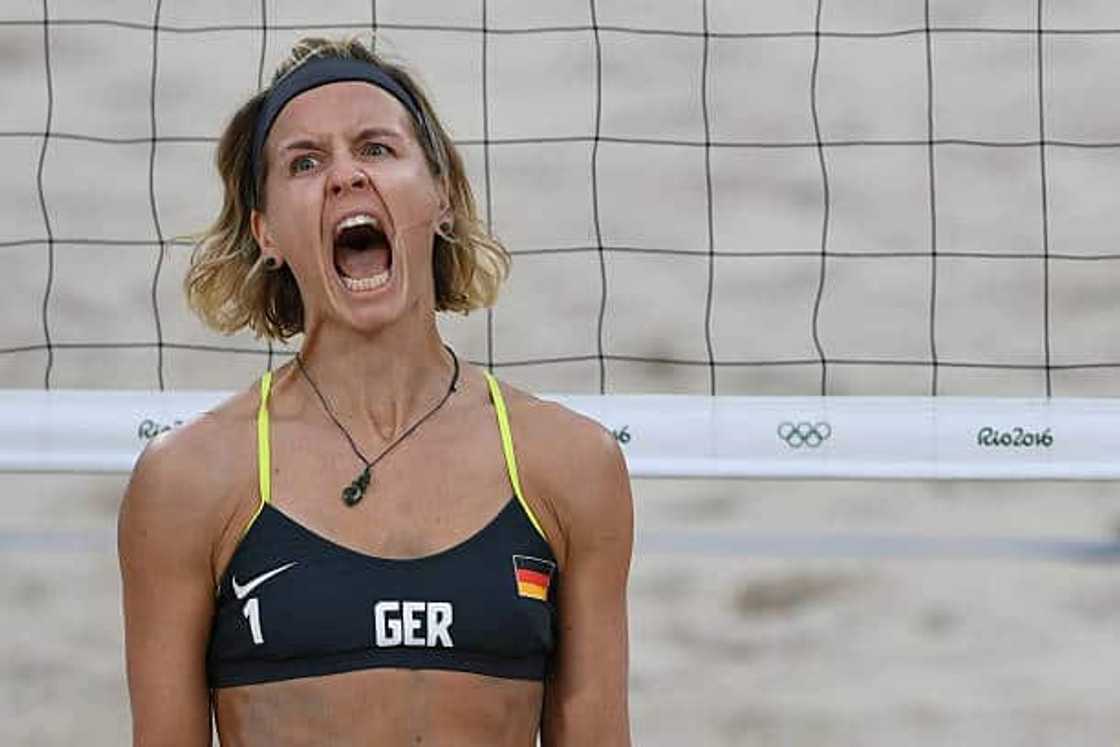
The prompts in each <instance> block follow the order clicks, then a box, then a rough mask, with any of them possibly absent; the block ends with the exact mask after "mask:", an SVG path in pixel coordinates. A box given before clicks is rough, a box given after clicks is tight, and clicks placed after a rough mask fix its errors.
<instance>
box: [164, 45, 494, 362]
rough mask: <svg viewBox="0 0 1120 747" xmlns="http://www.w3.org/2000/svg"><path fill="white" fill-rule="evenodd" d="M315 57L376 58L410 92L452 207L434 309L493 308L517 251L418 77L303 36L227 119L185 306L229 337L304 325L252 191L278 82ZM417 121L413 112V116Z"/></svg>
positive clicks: (277, 333)
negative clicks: (256, 231) (490, 224)
mask: <svg viewBox="0 0 1120 747" xmlns="http://www.w3.org/2000/svg"><path fill="white" fill-rule="evenodd" d="M314 57H341V58H349V59H358V60H364V61H366V62H369V63H371V64H374V65H377V66H378V67H379V68H381V69H382V70H383V71H385V72H386V73H387V74H388V75H389V76H391V77H392V78H393V79H394V80H396V81H397V82H398V83H399V84H400V85H401V86H403V87H404V89H405V90H406V91H408V92H409V93H411V94H412V96H413V97H414V98H415V99H416V101H417V103H418V104H419V105H420V109H421V111H422V112H423V115H424V120H425V122H426V124H427V129H428V131H429V132H428V133H424V132H421V131H419V129H418V127H417V122H415V121H413V123H412V124H413V130H414V132H415V135H416V139H417V141H418V142H419V143H420V144H421V146H422V148H423V150H424V155H425V158H426V159H427V161H428V167H429V169H430V170H431V173H432V175H433V176H435V177H436V178H437V179H441V180H443V183H444V184H445V185H446V187H447V195H448V199H449V202H450V208H451V212H452V218H451V226H450V230H444V229H443V228H441V229H440V230H438V231H437V232H436V236H435V246H434V248H433V252H432V272H433V275H434V278H435V296H436V300H435V301H436V302H435V308H436V310H437V311H454V312H460V313H463V314H465V313H467V312H469V311H472V310H474V309H479V308H485V307H487V306H491V305H493V303H494V301H495V300H496V299H497V295H498V288H499V286H500V285H501V284H502V281H503V280H505V278H506V276H507V275H508V274H509V264H510V256H509V253H508V252H507V251H506V250H505V248H504V247H503V246H502V245H501V243H499V242H498V241H497V240H496V239H495V238H493V237H492V236H491V235H490V234H489V232H488V231H487V229H486V226H485V225H484V224H483V222H482V221H481V220H480V218H479V216H478V209H477V206H476V204H475V200H474V194H473V193H472V192H471V185H470V182H469V181H468V180H467V176H466V171H465V169H464V168H463V161H462V158H461V157H460V156H459V153H458V151H457V150H456V149H455V145H454V143H453V142H452V140H451V138H450V136H448V134H447V131H446V130H445V129H444V127H443V125H442V123H441V122H440V121H439V118H438V117H437V116H436V114H435V111H434V110H433V109H432V105H431V103H430V101H429V100H428V97H427V96H426V95H425V93H424V91H423V90H422V89H421V88H420V86H419V85H418V84H417V82H416V81H415V80H414V79H413V78H412V76H411V75H409V73H408V72H406V71H405V70H404V69H403V68H402V67H400V66H399V65H396V64H392V63H389V62H386V61H385V60H384V59H383V58H381V57H380V56H378V55H377V54H375V53H374V52H372V51H371V50H370V49H369V48H367V47H366V46H365V45H364V44H363V43H362V42H361V41H359V40H358V39H356V38H353V39H347V40H333V39H323V38H315V37H307V38H303V39H300V40H299V41H298V42H296V43H295V45H293V47H292V49H291V52H290V54H289V56H288V58H287V59H286V60H284V61H283V62H282V63H281V64H280V66H279V67H278V68H277V70H276V73H275V74H274V75H273V78H272V83H271V85H270V87H269V88H268V89H265V90H263V91H260V92H259V93H257V94H256V95H254V96H253V97H252V98H250V99H249V100H248V101H246V102H245V103H244V104H242V106H241V107H240V108H239V109H238V110H237V112H236V113H235V114H234V115H233V118H232V119H231V120H230V121H229V124H227V125H226V128H225V131H224V132H223V133H222V136H221V139H220V140H219V142H218V152H217V159H216V160H217V167H218V173H219V175H220V176H221V179H222V185H223V188H224V190H223V191H224V194H223V199H222V208H221V211H220V212H219V214H218V218H217V220H216V221H214V223H213V224H212V225H211V226H210V227H209V228H208V229H206V231H204V232H203V233H201V234H200V235H198V236H197V237H196V238H197V244H196V246H195V248H194V251H193V252H192V254H191V262H190V268H189V269H188V270H187V275H186V278H185V279H184V281H183V287H184V290H185V291H186V294H187V303H188V305H189V306H190V307H191V308H192V309H193V310H194V311H195V313H197V314H198V315H199V316H200V317H201V318H202V320H203V321H204V322H206V324H207V325H209V326H210V327H212V328H213V329H216V330H218V331H219V332H223V333H226V334H232V333H234V332H237V331H238V330H240V329H243V328H245V327H248V328H249V329H251V330H252V331H253V332H254V333H256V335H257V337H262V336H263V337H268V338H270V339H273V340H286V339H288V338H289V337H292V336H293V335H295V334H298V333H300V332H302V331H303V301H302V299H301V297H300V293H299V288H298V287H297V285H296V279H295V276H294V275H293V274H292V272H291V270H290V269H289V268H288V266H287V265H284V266H282V267H281V268H280V269H278V270H275V271H273V270H269V269H267V268H266V266H265V261H264V257H263V256H262V255H261V249H260V246H258V245H257V242H256V240H255V239H254V238H253V234H252V231H251V230H250V223H249V219H250V216H251V214H252V209H253V206H254V197H253V196H254V195H255V194H260V195H263V185H264V180H265V177H266V176H267V174H266V173H265V172H264V170H262V174H261V176H260V182H259V183H256V184H254V175H253V171H252V167H251V165H250V161H251V150H252V142H253V130H254V127H255V125H256V121H257V115H258V114H259V112H260V110H261V107H262V105H263V103H264V100H265V98H266V97H267V96H268V93H269V90H271V86H274V85H276V83H277V81H279V80H280V79H281V78H283V77H284V76H285V75H286V74H287V73H289V72H291V71H292V70H293V69H295V68H296V67H297V66H299V65H301V64H302V63H304V62H305V61H307V60H309V59H312V58H314ZM410 119H411V118H410Z"/></svg>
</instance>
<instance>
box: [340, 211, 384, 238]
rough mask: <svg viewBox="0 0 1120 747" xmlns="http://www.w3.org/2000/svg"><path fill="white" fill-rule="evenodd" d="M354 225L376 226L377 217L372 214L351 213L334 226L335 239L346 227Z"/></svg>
mask: <svg viewBox="0 0 1120 747" xmlns="http://www.w3.org/2000/svg"><path fill="white" fill-rule="evenodd" d="M355 226H373V227H374V228H377V227H378V224H377V218H375V217H373V216H372V215H367V214H365V213H362V214H361V215H351V216H350V217H349V218H344V219H342V220H341V221H340V222H339V224H338V225H337V226H335V228H334V237H335V238H336V239H337V238H338V235H339V234H340V233H342V232H343V231H345V230H346V229H347V228H354V227H355Z"/></svg>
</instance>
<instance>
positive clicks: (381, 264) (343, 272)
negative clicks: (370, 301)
mask: <svg viewBox="0 0 1120 747" xmlns="http://www.w3.org/2000/svg"><path fill="white" fill-rule="evenodd" d="M392 266H393V253H392V251H390V248H389V238H388V236H386V235H385V231H384V230H383V229H382V227H381V223H380V221H378V219H377V218H376V217H374V216H372V215H369V214H366V213H362V214H360V215H351V216H349V217H347V218H345V219H343V220H341V221H339V223H338V225H337V226H335V229H334V267H335V270H337V271H338V276H339V277H340V278H342V284H343V285H345V286H346V288H347V289H348V290H351V291H355V292H360V291H371V290H376V289H377V288H380V287H381V286H383V285H385V284H386V283H387V282H389V270H390V269H391V268H392Z"/></svg>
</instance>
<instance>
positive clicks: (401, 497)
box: [271, 414, 513, 558]
mask: <svg viewBox="0 0 1120 747" xmlns="http://www.w3.org/2000/svg"><path fill="white" fill-rule="evenodd" d="M271 441H272V448H271V489H272V502H273V504H274V505H275V506H276V507H277V508H279V509H280V510H282V511H284V512H285V513H286V514H288V515H289V516H292V517H293V518H296V519H297V520H299V521H300V522H301V523H302V524H304V525H305V526H308V527H310V528H312V529H314V530H315V531H317V532H318V533H320V534H322V535H324V536H327V537H329V538H330V539H332V540H333V541H336V542H338V543H339V544H340V545H343V546H345V547H348V548H350V549H353V550H356V551H359V552H364V553H367V554H371V555H377V556H381V557H390V558H410V557H422V556H425V555H431V554H434V553H437V552H440V551H441V550H444V549H446V548H448V547H452V546H454V545H456V544H458V543H460V542H462V541H464V540H466V539H467V538H468V537H470V536H471V535H473V534H475V533H476V532H478V531H479V530H480V529H481V528H482V527H483V526H485V525H486V524H487V522H489V521H490V520H491V519H493V517H494V516H496V515H497V514H498V512H499V511H500V510H501V509H502V507H503V506H504V505H505V504H506V502H507V501H508V500H509V498H510V496H511V495H512V493H513V488H512V485H511V484H510V481H509V475H508V472H507V469H506V463H505V459H504V456H503V453H502V449H501V440H500V435H499V433H498V429H497V427H496V426H495V425H494V424H493V423H492V422H491V420H490V419H489V418H482V417H478V416H477V415H471V414H467V415H459V416H458V417H453V418H447V419H445V420H443V421H441V422H440V423H432V424H431V425H430V426H427V427H425V428H424V429H422V430H418V431H417V432H415V433H413V434H411V435H410V436H407V437H405V438H404V439H402V440H401V441H400V442H399V443H397V444H396V445H395V446H393V447H392V448H390V449H389V450H388V451H387V452H385V444H384V443H375V444H372V445H369V444H366V445H363V444H356V445H357V446H358V449H359V451H361V453H362V455H363V456H364V457H365V458H366V459H367V460H369V461H373V462H375V464H374V465H373V467H372V468H371V470H370V479H369V482H368V484H367V485H366V486H365V490H364V494H363V496H362V498H361V499H360V500H359V502H358V503H357V504H356V505H353V506H348V505H346V503H345V502H344V500H343V498H342V493H343V490H344V489H345V488H347V487H348V486H351V485H352V484H355V481H356V480H357V479H358V478H359V476H360V475H361V474H362V472H363V470H364V463H363V461H362V459H361V458H359V457H358V455H356V454H355V453H354V450H353V449H352V448H351V446H350V444H349V443H348V441H347V439H346V438H345V436H344V435H343V434H342V433H341V432H340V431H339V430H338V429H337V428H336V427H334V426H333V424H330V423H327V424H310V425H309V424H306V423H296V422H292V423H285V422H283V421H281V422H278V423H275V424H274V426H273V428H272V434H271ZM383 452H384V456H381V454H382V453H383ZM379 456H380V458H378V457H379Z"/></svg>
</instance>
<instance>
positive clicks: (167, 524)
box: [120, 390, 256, 545]
mask: <svg viewBox="0 0 1120 747" xmlns="http://www.w3.org/2000/svg"><path fill="white" fill-rule="evenodd" d="M255 414H256V396H255V393H253V392H252V391H251V390H247V391H244V392H241V393H238V394H236V395H234V396H232V397H230V398H229V399H227V400H225V401H223V402H221V403H220V404H218V405H217V406H216V407H214V408H213V409H212V410H209V411H207V412H204V413H202V414H200V415H199V416H198V417H196V418H194V419H192V420H190V421H189V422H187V423H184V424H183V425H181V426H178V427H177V428H174V429H172V430H170V431H167V432H165V433H162V434H160V435H159V436H157V437H156V438H154V439H152V441H151V442H149V444H148V445H147V447H146V448H145V449H144V451H143V452H142V453H141V454H140V457H139V459H137V461H136V465H135V466H134V468H133V470H132V475H131V477H130V479H129V483H128V487H127V489H126V490H125V494H124V499H123V500H122V502H121V510H120V523H121V533H122V539H127V537H124V536H123V535H124V534H125V533H126V532H129V531H131V532H138V533H144V534H146V533H149V532H151V533H154V534H156V535H166V536H167V538H168V539H182V540H184V541H191V540H194V541H196V542H197V543H198V544H200V545H201V544H206V545H213V543H214V542H216V541H217V538H218V537H220V536H221V535H222V534H223V532H224V529H225V526H226V525H227V524H228V523H229V521H230V520H231V518H232V516H233V515H234V514H235V513H236V509H237V506H236V501H235V500H234V498H235V496H236V495H237V493H238V488H239V487H240V486H241V485H242V484H244V482H245V475H246V473H248V474H254V473H255V469H254V467H253V464H252V463H250V464H246V463H245V462H246V459H247V458H248V459H253V460H255V451H254V449H253V446H254V444H255V439H254V427H255Z"/></svg>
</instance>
